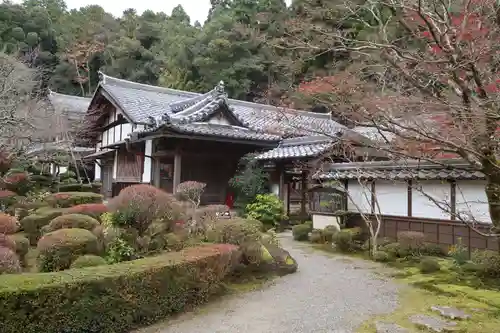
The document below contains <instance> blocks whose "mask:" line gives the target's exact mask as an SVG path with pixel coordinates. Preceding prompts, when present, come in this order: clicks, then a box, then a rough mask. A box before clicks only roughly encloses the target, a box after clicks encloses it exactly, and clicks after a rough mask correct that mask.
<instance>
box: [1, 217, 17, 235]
mask: <svg viewBox="0 0 500 333" xmlns="http://www.w3.org/2000/svg"><path fill="white" fill-rule="evenodd" d="M18 230H19V221H18V220H17V218H16V217H15V216H12V215H9V214H5V213H2V212H0V234H7V235H9V234H14V233H16V232H17V231H18Z"/></svg>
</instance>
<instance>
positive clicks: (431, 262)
mask: <svg viewBox="0 0 500 333" xmlns="http://www.w3.org/2000/svg"><path fill="white" fill-rule="evenodd" d="M419 269H420V273H422V274H430V273H435V272H438V271H440V270H441V265H440V264H439V262H438V261H437V260H436V259H433V258H423V259H422V260H421V261H420V264H419Z"/></svg>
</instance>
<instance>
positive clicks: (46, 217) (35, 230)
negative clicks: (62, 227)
mask: <svg viewBox="0 0 500 333" xmlns="http://www.w3.org/2000/svg"><path fill="white" fill-rule="evenodd" d="M61 214H62V213H61V212H47V213H38V214H32V215H28V216H26V217H25V218H23V219H22V220H21V229H22V230H23V231H24V233H25V234H26V237H28V239H29V241H30V244H31V245H36V243H37V242H38V239H39V238H40V235H41V230H42V228H43V227H45V226H46V225H48V224H49V223H50V221H52V219H54V218H56V217H57V216H59V215H61Z"/></svg>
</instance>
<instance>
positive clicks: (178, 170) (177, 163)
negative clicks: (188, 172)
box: [172, 152, 182, 194]
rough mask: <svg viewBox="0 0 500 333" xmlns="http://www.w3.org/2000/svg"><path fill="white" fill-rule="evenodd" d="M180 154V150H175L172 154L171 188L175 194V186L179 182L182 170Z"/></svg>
mask: <svg viewBox="0 0 500 333" xmlns="http://www.w3.org/2000/svg"><path fill="white" fill-rule="evenodd" d="M181 161H182V155H181V153H180V152H176V153H175V156H174V179H173V189H172V192H173V193H174V194H175V192H176V191H177V186H179V184H180V183H181V171H182V162H181Z"/></svg>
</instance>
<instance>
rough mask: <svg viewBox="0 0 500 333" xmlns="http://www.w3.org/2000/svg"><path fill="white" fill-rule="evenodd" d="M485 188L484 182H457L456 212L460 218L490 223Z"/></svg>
mask: <svg viewBox="0 0 500 333" xmlns="http://www.w3.org/2000/svg"><path fill="white" fill-rule="evenodd" d="M485 187H486V181H484V180H463V181H457V187H456V198H457V203H456V211H457V213H458V214H460V215H461V216H462V218H471V217H472V218H471V220H472V221H474V220H475V221H478V222H487V223H491V217H490V212H489V207H488V200H487V198H486V192H485Z"/></svg>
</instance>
